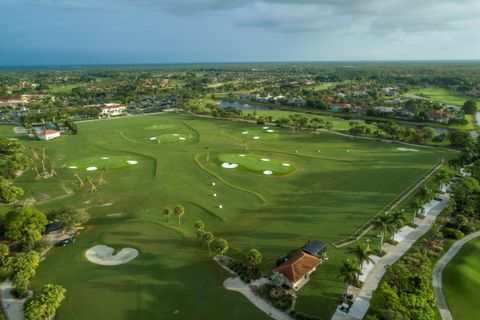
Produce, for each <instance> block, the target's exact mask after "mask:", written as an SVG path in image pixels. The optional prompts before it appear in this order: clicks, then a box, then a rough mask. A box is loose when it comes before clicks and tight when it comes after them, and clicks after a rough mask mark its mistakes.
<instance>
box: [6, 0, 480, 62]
mask: <svg viewBox="0 0 480 320" xmlns="http://www.w3.org/2000/svg"><path fill="white" fill-rule="evenodd" d="M479 40H480V1H478V0H442V1H440V0H297V1H295V0H255V1H252V0H0V65H44V64H48V65H52V64H54V65H57V64H118V63H176V62H243V61H324V60H431V59H480V41H479Z"/></svg>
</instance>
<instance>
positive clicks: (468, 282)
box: [443, 238, 480, 320]
mask: <svg viewBox="0 0 480 320" xmlns="http://www.w3.org/2000/svg"><path fill="white" fill-rule="evenodd" d="M443 288H444V292H445V298H446V299H447V303H448V307H449V309H450V311H451V313H452V316H453V318H454V319H456V320H478V319H480V312H479V311H478V289H479V288H480V238H476V239H473V240H471V241H470V242H468V243H467V244H466V245H465V246H464V247H463V248H462V249H461V250H460V252H459V253H458V254H457V255H456V256H455V257H454V258H453V260H452V261H450V263H449V264H448V265H447V266H446V267H445V270H444V272H443Z"/></svg>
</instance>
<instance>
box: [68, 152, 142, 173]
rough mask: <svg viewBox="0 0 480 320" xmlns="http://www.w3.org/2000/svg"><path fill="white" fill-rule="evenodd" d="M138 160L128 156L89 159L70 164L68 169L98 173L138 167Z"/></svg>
mask: <svg viewBox="0 0 480 320" xmlns="http://www.w3.org/2000/svg"><path fill="white" fill-rule="evenodd" d="M138 162H139V161H138V159H136V158H135V157H126V156H113V157H110V156H101V157H89V158H83V159H79V160H75V161H72V162H70V163H69V164H68V165H67V168H68V169H70V170H79V171H97V170H102V169H104V168H105V169H108V170H112V169H113V170H114V169H123V168H127V167H132V166H135V165H138Z"/></svg>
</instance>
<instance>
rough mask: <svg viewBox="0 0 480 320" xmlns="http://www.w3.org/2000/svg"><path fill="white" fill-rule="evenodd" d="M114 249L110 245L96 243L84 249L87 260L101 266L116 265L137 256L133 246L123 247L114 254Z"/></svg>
mask: <svg viewBox="0 0 480 320" xmlns="http://www.w3.org/2000/svg"><path fill="white" fill-rule="evenodd" d="M114 251H115V249H113V248H112V247H108V246H104V245H97V246H93V247H91V248H90V249H88V250H87V251H85V257H86V258H87V259H88V261H90V262H93V263H96V264H100V265H102V266H116V265H119V264H124V263H127V262H129V261H132V260H133V259H135V258H136V257H137V256H138V250H136V249H133V248H123V249H122V250H120V251H119V252H118V253H117V254H115V255H114V254H113V252H114Z"/></svg>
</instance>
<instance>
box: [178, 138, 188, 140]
mask: <svg viewBox="0 0 480 320" xmlns="http://www.w3.org/2000/svg"><path fill="white" fill-rule="evenodd" d="M178 139H180V140H187V138H184V137H180V138H178Z"/></svg>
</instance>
